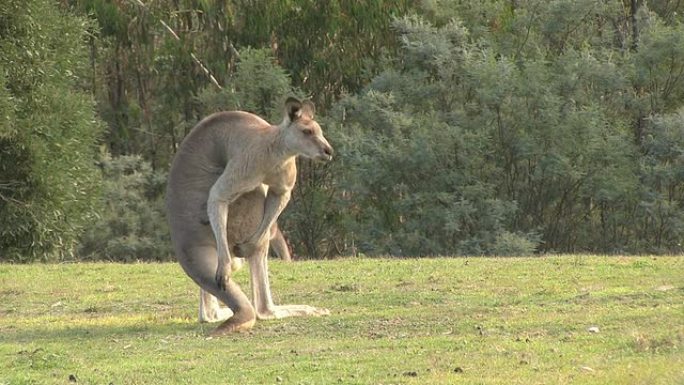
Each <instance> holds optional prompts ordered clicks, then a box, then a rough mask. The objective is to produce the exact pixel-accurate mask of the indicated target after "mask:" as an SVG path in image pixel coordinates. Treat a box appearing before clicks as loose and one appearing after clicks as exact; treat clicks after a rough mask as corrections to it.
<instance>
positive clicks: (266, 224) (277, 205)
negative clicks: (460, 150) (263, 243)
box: [251, 190, 290, 242]
mask: <svg viewBox="0 0 684 385" xmlns="http://www.w3.org/2000/svg"><path fill="white" fill-rule="evenodd" d="M289 201H290V191H286V192H283V193H275V192H273V190H269V191H268V195H267V196H266V202H265V204H264V217H263V218H262V219H261V223H259V227H258V228H257V231H256V232H255V233H254V235H253V236H252V239H251V241H252V242H259V241H260V240H262V239H264V238H267V237H269V236H270V232H271V227H272V226H273V224H274V223H275V222H276V220H277V219H278V216H280V213H281V212H282V211H283V209H284V208H285V206H287V203H288V202H289Z"/></svg>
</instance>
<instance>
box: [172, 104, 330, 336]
mask: <svg viewBox="0 0 684 385" xmlns="http://www.w3.org/2000/svg"><path fill="white" fill-rule="evenodd" d="M285 111H286V113H285V117H284V119H283V121H282V123H280V124H279V125H271V124H269V123H268V122H266V121H265V120H263V119H261V118H259V117H258V116H256V115H253V114H250V113H247V112H242V111H232V112H220V113H216V114H213V115H210V116H208V117H207V118H205V119H204V120H202V121H201V122H199V123H198V124H197V126H195V127H194V128H193V129H192V131H191V132H190V133H189V134H188V135H187V137H186V138H185V139H184V140H183V143H181V146H180V148H179V149H178V152H177V154H176V156H175V158H174V160H173V163H172V165H171V171H170V172H169V182H168V186H167V202H166V204H167V212H168V219H169V225H170V229H171V239H172V241H173V245H174V249H175V252H176V256H177V258H178V261H179V262H180V264H181V266H182V267H183V269H184V270H185V272H186V273H187V274H188V276H190V278H192V279H193V280H194V281H195V282H196V283H197V284H198V285H199V286H200V287H201V288H202V289H203V290H205V291H207V292H209V293H210V294H212V295H214V296H215V297H217V298H218V299H219V300H220V301H221V302H223V303H225V304H226V305H227V306H228V308H230V310H231V312H232V314H233V315H232V317H230V318H228V319H227V320H225V321H224V322H223V323H222V324H221V325H219V326H218V327H217V328H216V329H215V330H214V331H213V332H212V334H213V335H223V334H227V333H230V332H234V331H244V330H248V329H250V328H252V327H253V326H254V323H255V322H256V319H257V318H259V319H269V318H282V317H289V316H299V315H325V314H329V311H328V310H327V309H319V308H315V307H312V306H307V305H284V306H276V305H274V304H273V299H272V296H271V291H270V284H269V281H268V264H267V254H268V244H269V239H270V238H271V231H272V228H273V226H274V225H275V222H276V220H277V218H278V216H279V215H280V213H281V212H282V210H283V209H284V208H285V206H286V205H287V203H288V201H289V199H290V195H291V191H292V188H293V187H294V184H295V179H296V176H297V169H296V163H295V158H296V157H297V156H299V155H302V156H304V157H307V158H310V159H314V160H320V161H328V160H330V159H331V158H332V153H333V149H332V147H331V146H330V144H329V143H328V141H327V140H326V139H325V137H324V136H323V133H322V130H321V127H320V126H319V124H318V123H317V122H316V121H315V120H314V113H315V107H314V105H313V103H311V102H310V101H308V100H305V101H303V102H302V101H299V100H297V99H295V98H288V99H287V101H286V102H285ZM231 252H232V253H234V254H236V255H237V256H240V257H244V258H246V259H248V260H249V264H250V276H251V285H252V302H251V303H250V301H249V299H248V298H247V296H246V295H245V294H244V292H243V291H242V290H241V289H240V287H239V286H238V285H237V283H235V281H234V280H233V279H231V273H232V269H233V267H231V264H232V262H233V256H232V255H231Z"/></svg>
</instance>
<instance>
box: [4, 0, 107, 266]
mask: <svg viewBox="0 0 684 385" xmlns="http://www.w3.org/2000/svg"><path fill="white" fill-rule="evenodd" d="M0 25H1V27H0V79H1V80H0V89H1V90H0V113H2V121H1V123H0V256H1V257H0V258H2V259H3V260H9V261H31V260H55V259H63V258H68V257H72V256H73V252H74V249H75V243H76V239H77V237H78V235H79V234H80V232H81V230H82V229H83V227H84V226H86V225H87V223H89V222H90V221H91V220H92V219H93V218H94V214H95V210H96V209H97V205H96V203H97V202H96V196H97V193H98V188H99V184H100V178H99V176H98V174H97V171H96V169H95V167H94V165H93V159H94V154H95V151H94V149H95V145H94V144H95V142H96V140H97V138H98V136H99V134H100V132H101V126H100V124H99V122H98V121H97V120H96V118H95V116H94V103H93V101H92V99H91V98H90V97H89V96H88V95H87V93H85V92H83V90H82V89H81V85H82V84H81V82H82V79H83V78H82V76H83V74H84V72H85V69H84V64H85V63H87V59H86V58H87V55H86V51H85V49H84V48H85V46H84V44H83V43H84V39H85V36H86V31H87V28H88V23H87V22H86V21H85V20H83V19H81V18H77V17H75V16H72V15H68V14H65V13H63V12H61V11H60V10H59V9H58V8H57V7H56V6H55V5H53V4H52V3H48V2H43V1H28V2H24V1H9V2H6V3H5V4H4V5H3V7H2V8H1V9H0Z"/></svg>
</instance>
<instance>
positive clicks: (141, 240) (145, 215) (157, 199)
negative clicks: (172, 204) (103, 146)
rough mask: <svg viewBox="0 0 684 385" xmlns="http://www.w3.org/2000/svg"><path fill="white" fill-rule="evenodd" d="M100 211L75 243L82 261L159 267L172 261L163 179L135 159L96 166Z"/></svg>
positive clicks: (111, 160)
mask: <svg viewBox="0 0 684 385" xmlns="http://www.w3.org/2000/svg"><path fill="white" fill-rule="evenodd" d="M100 169H101V170H102V178H103V180H104V184H103V187H102V190H103V194H104V210H103V211H102V214H101V217H100V218H99V219H98V220H97V221H95V222H94V223H93V224H92V225H91V226H89V227H88V229H87V230H86V231H85V233H84V234H83V236H82V237H81V239H80V248H79V255H80V257H81V258H83V259H104V260H109V261H120V262H133V261H163V260H169V259H171V257H172V253H171V240H170V238H169V229H168V226H167V222H166V218H165V216H164V190H165V186H166V174H162V173H159V172H154V171H153V170H152V168H151V167H150V164H149V162H146V161H144V160H143V159H142V158H141V157H140V156H119V157H116V158H111V157H110V156H109V155H108V154H103V155H102V159H101V161H100Z"/></svg>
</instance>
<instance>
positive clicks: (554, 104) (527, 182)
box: [0, 0, 684, 258]
mask: <svg viewBox="0 0 684 385" xmlns="http://www.w3.org/2000/svg"><path fill="white" fill-rule="evenodd" d="M62 3H63V4H65V3H66V4H68V5H70V6H71V7H72V10H74V11H77V12H81V13H82V14H87V15H88V16H90V17H92V18H93V19H94V20H96V21H97V25H98V26H99V28H94V27H93V26H91V25H87V24H86V25H84V28H89V31H90V34H89V37H88V40H87V43H88V46H89V48H90V57H89V59H90V60H89V61H88V60H86V58H85V57H81V60H78V61H69V60H62V61H59V60H56V61H55V63H56V64H55V66H51V67H49V69H48V70H46V71H47V72H45V71H43V73H42V72H40V71H34V70H31V68H32V67H31V66H21V67H20V68H19V67H18V69H15V71H23V72H22V74H21V76H18V75H17V76H14V78H16V79H14V80H12V81H11V82H10V81H7V80H4V83H2V84H4V85H5V86H4V89H2V90H0V113H2V115H1V116H2V120H1V121H0V127H2V130H3V132H5V133H7V134H5V135H4V136H0V138H1V140H4V141H14V142H16V141H17V139H16V138H17V135H19V134H17V132H19V128H20V127H23V126H24V125H23V124H18V122H20V119H22V112H21V109H20V108H17V105H16V104H17V103H16V101H15V99H13V98H14V92H15V91H16V90H19V89H27V88H30V87H31V84H34V83H35V82H36V81H39V80H41V79H44V78H45V76H47V75H46V74H47V73H49V71H52V70H53V69H57V70H64V71H67V69H68V68H71V66H72V65H73V66H74V68H77V69H78V70H76V71H72V73H77V74H79V75H82V74H84V73H89V74H90V76H91V79H90V81H89V83H90V84H89V85H90V86H91V88H92V91H93V94H94V95H95V98H96V100H97V102H98V106H99V108H98V110H99V112H100V114H101V117H102V118H103V120H104V121H105V122H106V123H107V126H108V129H107V131H106V137H105V140H106V144H107V147H108V149H109V151H110V152H111V153H112V154H113V155H114V156H115V157H116V156H119V155H131V154H138V155H142V156H143V158H144V159H145V160H147V161H149V162H150V164H151V168H152V170H166V168H167V167H168V164H169V162H170V159H171V158H172V156H173V154H174V152H175V149H176V148H177V146H178V144H179V143H180V142H181V141H182V139H183V137H184V136H185V135H186V134H187V133H188V132H189V130H190V129H191V128H192V127H193V126H194V125H195V124H196V123H197V121H199V120H200V119H201V118H203V117H204V116H206V115H207V114H208V113H210V112H214V111H217V110H222V109H243V110H249V111H252V112H255V113H257V114H259V115H261V116H263V117H265V118H267V119H268V120H270V121H272V122H278V121H279V120H280V119H281V114H282V111H281V108H282V107H281V103H282V100H283V99H284V98H285V97H286V96H287V95H288V94H292V93H294V94H297V95H300V96H301V95H304V94H308V95H309V96H310V97H313V98H314V99H315V100H316V101H317V102H318V103H317V104H318V107H319V108H318V110H319V115H321V116H319V117H318V119H319V121H321V122H322V123H323V125H324V130H325V132H326V135H327V136H328V137H329V139H330V141H331V143H332V144H333V146H334V147H335V148H336V152H337V154H338V155H337V156H336V159H335V161H334V162H333V163H332V164H328V165H316V164H311V163H309V162H307V161H302V162H300V164H299V175H298V177H299V179H298V186H297V189H296V190H295V193H294V199H293V201H292V203H291V204H290V206H289V208H288V209H287V210H286V212H285V213H284V216H283V218H282V223H283V225H284V226H283V229H284V231H285V233H286V235H287V236H288V238H289V240H290V243H292V244H293V246H294V248H295V254H299V255H300V256H302V257H312V258H324V257H330V256H334V255H340V254H345V253H358V252H361V253H370V254H392V255H434V254H439V255H452V254H477V255H480V254H497V255H515V254H521V253H530V252H560V251H567V252H573V251H577V250H583V251H591V252H611V253H624V252H634V253H639V252H646V251H648V252H658V253H671V252H682V251H683V250H684V249H683V248H682V245H681V238H682V236H681V234H682V228H683V226H684V225H683V223H684V219H683V216H684V214H682V213H683V211H684V208H683V207H682V202H684V187H683V186H682V176H681V172H680V171H681V170H680V168H681V167H680V166H681V159H680V158H681V156H680V155H679V154H680V153H681V147H682V143H681V142H682V139H681V135H679V134H678V133H679V131H680V128H681V127H680V126H681V124H680V120H681V114H682V113H681V109H682V106H683V105H684V104H683V102H684V83H683V82H684V76H682V72H683V71H684V64H683V63H684V38H683V36H684V29H683V28H684V27H683V25H684V24H683V22H684V19H683V17H684V16H682V15H684V3H681V2H673V1H667V0H654V1H651V2H648V4H647V3H646V2H643V1H637V2H626V1H600V2H597V1H594V0H579V1H573V0H556V1H550V2H545V1H504V0H486V1H478V2H470V1H461V0H428V1H422V2H407V1H398V2H397V1H377V2H358V1H351V0H335V1H328V2H320V1H318V2H317V1H294V0H287V1H278V2H263V1H262V2H244V1H227V2H210V1H194V0H181V1H169V0H162V1H155V2H145V3H146V5H145V6H140V5H139V4H138V3H137V2H134V1H130V2H118V3H112V2H110V1H105V0H71V1H68V2H62ZM12 7H15V8H16V7H19V3H17V2H10V3H9V4H8V7H7V9H8V11H7V12H5V13H3V15H2V19H0V20H2V23H0V31H3V33H5V32H6V34H5V35H6V36H23V35H22V34H24V35H26V33H27V32H26V31H28V30H30V29H31V28H33V26H34V24H35V21H34V20H33V19H31V20H30V22H29V21H27V22H24V21H22V22H18V21H17V20H19V19H20V18H21V17H23V16H21V15H22V14H23V13H22V12H20V11H17V12H14V8H12ZM32 23H33V24H32ZM165 25H167V26H169V27H170V28H171V29H173V30H174V31H175V32H176V33H177V35H178V39H177V38H175V37H173V36H172V35H171V34H170V33H169V32H168V31H167V29H166V26H165ZM5 35H3V36H5ZM38 35H39V36H42V35H40V34H38ZM36 39H37V38H36ZM77 40H78V39H77ZM36 41H37V40H36ZM73 41H74V40H72V41H71V43H73ZM58 43H59V44H67V45H68V44H71V43H67V42H58ZM82 43H83V40H82V39H81V40H79V43H78V44H81V45H82ZM74 44H76V43H74ZM26 52H29V53H31V54H32V52H33V51H31V50H28V51H26ZM17 55H20V57H23V58H25V59H26V60H27V61H29V62H30V59H31V58H30V57H29V56H28V54H26V53H25V52H24V51H20V52H19V53H18V54H17ZM21 55H23V56H21ZM193 56H194V58H199V60H201V61H202V63H203V65H204V66H205V67H206V68H207V69H208V70H209V72H210V73H211V75H213V76H214V77H215V78H216V79H217V80H218V83H220V84H221V85H222V86H223V88H222V89H221V87H216V86H215V85H213V84H212V83H211V82H210V80H209V76H208V75H207V74H206V73H205V71H204V69H203V68H202V67H201V66H200V65H198V64H197V62H196V60H195V59H194V58H193ZM32 60H34V61H35V58H34V59H32ZM41 60H42V58H41ZM3 63H4V62H3ZM86 64H89V66H87V67H86ZM3 65H6V64H3ZM46 68H47V67H46ZM86 70H87V71H86ZM3 71H6V70H5V69H4V67H3ZM17 79H19V80H17ZM79 79H80V80H79V81H83V77H82V76H80V77H79ZM41 81H42V80H41ZM45 90H46V91H44V92H47V93H52V91H51V90H50V89H49V87H47V88H45ZM9 133H12V134H11V135H13V136H11V137H10V134H9ZM14 142H12V143H14ZM7 143H9V142H7ZM12 146H14V144H12ZM17 148H20V147H17ZM17 148H15V149H14V150H13V152H7V153H5V154H3V156H5V157H6V158H7V159H10V158H11V159H16V161H15V162H14V164H16V165H17V166H16V167H13V168H12V171H13V172H16V173H17V175H19V174H20V173H24V174H26V175H30V174H31V172H32V171H31V170H32V168H31V167H33V166H32V165H33V164H34V162H36V161H40V160H41V159H42V158H40V157H36V156H34V154H33V153H26V154H23V155H22V154H19V153H18V152H17ZM41 151H44V150H41ZM37 186H38V181H31V183H28V182H26V183H24V184H22V185H21V186H18V185H16V186H15V185H12V186H11V189H12V193H13V194H16V196H13V197H12V199H15V201H16V202H24V200H25V199H26V198H25V196H26V194H32V193H33V192H34V191H40V190H39V189H38V188H37ZM8 188H9V187H8V185H3V186H0V193H2V194H4V195H3V196H8V195H7V191H8ZM22 194H24V195H22ZM155 199H156V198H155ZM5 201H7V202H13V201H12V200H11V199H10V200H7V199H5ZM16 202H15V203H16ZM13 204H14V203H13ZM6 206H7V207H8V208H7V210H18V208H17V207H20V206H16V207H14V206H12V205H6ZM10 206H11V207H12V208H10ZM152 206H154V204H152ZM26 226H28V225H26ZM26 226H24V227H16V228H14V229H13V230H12V231H15V232H17V233H21V231H24V230H21V229H22V228H28V227H26ZM27 231H29V230H27ZM8 234H9V233H8ZM8 236H9V235H8ZM153 238H154V237H153ZM6 239H9V238H6ZM155 239H156V238H155ZM155 242H156V241H155ZM155 242H153V243H155ZM136 247H138V246H136ZM139 247H141V248H144V247H143V246H139ZM122 249H123V247H122ZM142 254H145V253H142ZM155 258H156V257H155Z"/></svg>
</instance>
